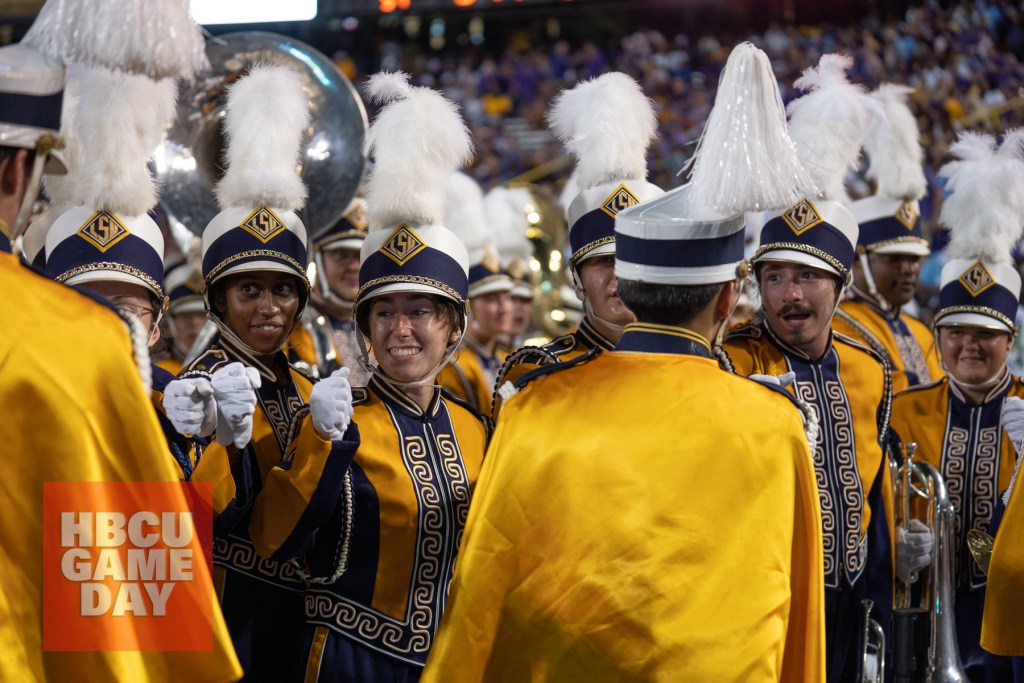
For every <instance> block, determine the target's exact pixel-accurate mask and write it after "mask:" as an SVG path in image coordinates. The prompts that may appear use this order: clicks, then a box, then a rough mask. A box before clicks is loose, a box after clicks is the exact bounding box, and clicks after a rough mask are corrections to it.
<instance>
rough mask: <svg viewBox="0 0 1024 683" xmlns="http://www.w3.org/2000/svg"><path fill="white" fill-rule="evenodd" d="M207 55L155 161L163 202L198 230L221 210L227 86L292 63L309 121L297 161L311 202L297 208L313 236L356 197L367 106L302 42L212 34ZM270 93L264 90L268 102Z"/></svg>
mask: <svg viewBox="0 0 1024 683" xmlns="http://www.w3.org/2000/svg"><path fill="white" fill-rule="evenodd" d="M206 54H207V56H208V57H209V58H210V64H211V66H212V70H211V71H210V72H208V73H204V74H200V75H199V77H198V78H197V79H196V82H195V83H193V84H191V85H184V86H182V88H181V90H180V92H179V93H178V120H177V122H176V123H175V124H174V126H173V127H172V128H171V130H170V131H169V132H168V134H167V138H166V140H165V141H164V143H163V145H162V146H161V147H160V148H159V149H158V150H157V153H156V156H155V160H154V175H155V177H156V180H157V182H158V183H159V185H160V187H161V193H160V203H161V204H163V206H164V208H165V209H166V210H167V213H168V214H169V215H170V216H171V217H173V218H174V219H175V220H177V221H180V222H181V223H183V224H184V225H185V226H186V227H187V228H189V229H190V230H191V231H192V232H194V233H196V234H197V235H199V234H202V232H203V229H204V228H205V227H206V225H207V223H209V222H210V220H211V219H212V218H213V217H214V216H216V215H217V213H218V212H219V211H220V209H219V207H218V206H217V201H216V199H215V198H214V195H213V187H214V186H215V185H216V184H217V181H219V180H220V178H221V176H222V175H223V170H224V169H223V166H222V163H223V162H222V156H223V152H224V147H225V141H224V131H223V123H224V115H225V109H224V105H225V101H226V94H227V88H228V86H230V85H231V84H232V83H233V82H235V81H236V80H238V79H239V78H240V77H242V76H243V75H245V73H247V72H248V70H249V68H251V67H252V66H253V65H255V64H272V65H283V66H288V67H290V68H291V69H292V70H293V71H295V72H296V73H297V74H298V75H299V78H300V79H301V80H302V89H303V91H304V92H305V93H306V97H307V98H308V100H309V109H310V121H311V123H310V127H309V130H308V131H307V135H306V142H305V148H304V150H303V154H302V157H301V159H300V162H299V163H300V165H301V167H302V168H301V176H302V181H303V182H304V183H305V184H306V187H307V188H308V189H309V200H308V202H307V203H306V207H305V208H304V209H303V210H302V211H301V212H300V216H301V218H302V221H303V223H305V225H306V232H307V233H308V234H309V235H310V237H315V236H316V235H317V234H318V233H319V231H321V230H324V229H326V228H328V227H330V226H331V225H333V224H334V223H335V222H337V220H338V219H339V218H341V216H342V214H343V213H344V211H345V208H346V207H347V206H348V203H349V201H351V199H352V197H354V196H355V193H356V189H357V187H358V186H359V180H360V178H361V177H362V174H363V166H364V164H365V160H364V159H363V154H362V147H363V137H364V136H365V134H366V128H367V121H366V110H365V109H364V108H363V103H362V100H360V99H359V95H358V93H356V90H355V88H354V87H352V84H351V83H350V82H349V80H348V79H347V78H346V77H345V75H344V74H343V73H341V71H340V70H339V69H338V67H337V66H335V64H334V63H333V62H332V61H331V60H330V59H328V58H327V57H325V56H324V55H323V54H321V53H320V52H318V51H317V50H315V49H313V48H312V47H310V46H309V45H306V44H305V43H302V42H299V41H297V40H295V39H293V38H289V37H287V36H282V35H277V34H274V33H266V32H261V31H246V32H242V33H228V34H225V35H222V36H217V37H213V38H210V39H209V40H207V42H206ZM273 105H274V93H267V106H273Z"/></svg>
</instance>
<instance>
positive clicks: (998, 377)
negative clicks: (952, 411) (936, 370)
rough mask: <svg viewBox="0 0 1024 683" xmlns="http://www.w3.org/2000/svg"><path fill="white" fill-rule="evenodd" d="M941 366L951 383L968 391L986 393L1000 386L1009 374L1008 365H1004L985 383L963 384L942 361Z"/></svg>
mask: <svg viewBox="0 0 1024 683" xmlns="http://www.w3.org/2000/svg"><path fill="white" fill-rule="evenodd" d="M939 365H941V366H942V369H943V370H944V371H945V373H946V376H947V377H949V381H950V382H952V383H953V384H955V385H957V386H958V387H959V388H960V389H961V390H963V389H966V390H968V391H985V390H987V389H991V388H992V387H994V386H995V385H997V384H999V382H1001V381H1002V379H1003V377H1005V376H1006V373H1007V372H1009V370H1008V369H1007V367H1006V363H1003V366H1002V367H1001V368H999V372H997V373H996V374H994V375H992V376H991V377H989V378H988V379H987V380H985V381H984V382H978V383H977V384H969V383H967V382H962V381H960V380H958V379H957V378H956V377H954V376H953V373H951V372H950V371H949V370H948V369H947V368H946V363H945V362H943V361H942V360H941V359H940V361H939Z"/></svg>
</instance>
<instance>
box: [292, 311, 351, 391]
mask: <svg viewBox="0 0 1024 683" xmlns="http://www.w3.org/2000/svg"><path fill="white" fill-rule="evenodd" d="M299 324H300V325H302V326H303V327H304V328H306V331H307V332H308V333H309V338H310V339H311V340H312V342H313V355H314V356H315V357H316V365H310V364H309V363H308V362H307V361H305V360H298V361H295V362H294V363H292V365H293V366H295V367H296V368H298V369H299V370H301V371H302V372H304V373H306V374H307V375H309V376H311V377H312V378H313V379H323V378H324V377H327V376H329V375H330V374H331V373H332V372H334V371H335V370H337V369H338V368H340V367H341V361H340V359H339V358H338V354H337V353H336V352H335V350H334V341H333V336H334V335H333V333H332V330H331V324H330V323H329V322H327V319H326V318H325V317H324V316H322V315H320V314H319V313H317V312H316V311H314V310H313V309H312V307H306V311H305V313H304V314H303V316H302V322H301V323H299Z"/></svg>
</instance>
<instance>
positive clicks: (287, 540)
mask: <svg viewBox="0 0 1024 683" xmlns="http://www.w3.org/2000/svg"><path fill="white" fill-rule="evenodd" d="M234 361H240V362H242V363H243V364H245V365H248V366H251V367H256V368H257V369H258V370H259V371H260V379H261V381H262V384H261V386H260V388H259V389H258V390H257V391H256V396H257V407H256V412H255V414H254V416H253V431H252V439H251V440H250V442H249V443H248V444H247V445H246V446H245V447H244V448H242V449H241V450H239V449H238V448H236V447H235V446H234V445H233V444H232V445H229V446H226V447H225V446H222V445H220V444H217V443H216V442H215V441H213V440H211V441H210V443H209V444H207V445H205V446H203V445H201V444H200V445H197V448H196V450H197V455H198V460H197V462H196V465H195V470H194V472H193V474H192V477H191V479H192V481H200V482H209V483H210V484H211V485H212V487H213V504H214V513H215V515H216V519H215V521H214V548H213V563H214V579H215V582H216V584H217V589H218V594H219V595H220V598H221V606H222V608H223V610H224V617H225V619H226V621H227V623H228V628H229V630H230V631H231V636H232V641H233V642H234V645H235V650H236V651H237V652H238V656H239V659H240V660H241V662H242V666H243V668H244V669H245V672H246V680H266V681H274V680H289V679H291V678H293V677H294V676H295V675H297V674H296V671H301V668H302V643H303V640H302V628H303V625H304V621H305V620H304V611H305V608H304V591H305V580H304V577H303V575H302V572H301V567H300V566H299V565H298V564H297V563H296V562H294V561H293V560H291V558H293V557H294V556H295V555H298V554H299V553H301V551H302V550H303V549H304V546H305V544H306V543H308V541H309V538H310V534H311V533H312V532H313V531H314V530H316V529H317V528H319V526H320V525H321V524H322V523H323V522H324V521H325V520H326V519H327V517H328V516H329V515H330V513H331V511H332V510H333V509H334V504H335V501H336V500H337V497H338V492H339V491H340V490H341V486H342V482H343V480H344V477H345V476H346V473H347V471H348V466H349V464H350V463H351V460H352V454H353V453H354V450H355V447H356V446H357V444H358V431H357V430H356V429H352V428H350V430H349V432H348V433H347V434H346V440H345V441H337V442H330V441H325V440H323V439H321V438H320V437H319V435H317V433H316V430H315V429H314V428H313V424H312V420H311V419H310V417H309V404H308V400H309V394H310V391H311V389H312V384H311V383H310V381H309V380H308V379H307V378H306V377H305V376H303V375H301V374H300V373H298V372H297V371H295V370H294V369H291V368H289V369H288V372H289V373H290V381H288V382H286V383H284V384H281V383H279V382H278V381H277V379H276V374H275V373H274V371H273V370H272V369H271V368H269V367H266V366H264V365H262V364H261V363H260V362H259V361H257V360H256V359H254V358H252V357H251V356H248V355H247V354H245V353H244V352H243V351H241V350H240V349H237V348H235V347H234V346H232V345H231V344H230V342H229V341H228V340H227V339H224V338H220V339H217V340H215V341H214V343H213V344H212V345H211V347H210V349H209V350H207V351H206V353H204V354H203V355H202V356H200V357H199V358H197V359H196V360H195V361H194V362H193V363H192V364H191V365H190V366H189V368H188V369H187V370H186V371H184V372H183V373H182V376H183V377H191V376H199V377H208V376H210V375H212V374H213V373H214V372H215V371H216V370H218V369H219V368H220V367H222V366H223V365H225V364H227V363H231V362H234ZM274 362H275V363H277V364H280V365H281V366H282V367H287V362H286V360H285V356H284V353H283V352H279V353H278V354H277V355H276V356H275V359H274ZM350 435H351V438H352V440H351V441H350V440H349V438H350Z"/></svg>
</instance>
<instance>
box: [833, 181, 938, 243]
mask: <svg viewBox="0 0 1024 683" xmlns="http://www.w3.org/2000/svg"><path fill="white" fill-rule="evenodd" d="M850 212H851V213H852V214H853V217H854V218H856V219H857V223H858V224H859V225H860V235H859V236H858V238H857V249H858V251H864V252H867V253H875V254H908V255H911V256H927V255H928V254H930V253H931V249H930V248H929V247H928V240H927V239H925V236H924V232H923V231H922V229H921V210H920V206H919V204H918V202H917V201H913V200H907V199H893V198H892V197H888V196H886V195H884V194H875V195H872V196H870V197H865V198H864V199H859V200H857V201H855V202H853V204H851V205H850Z"/></svg>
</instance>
